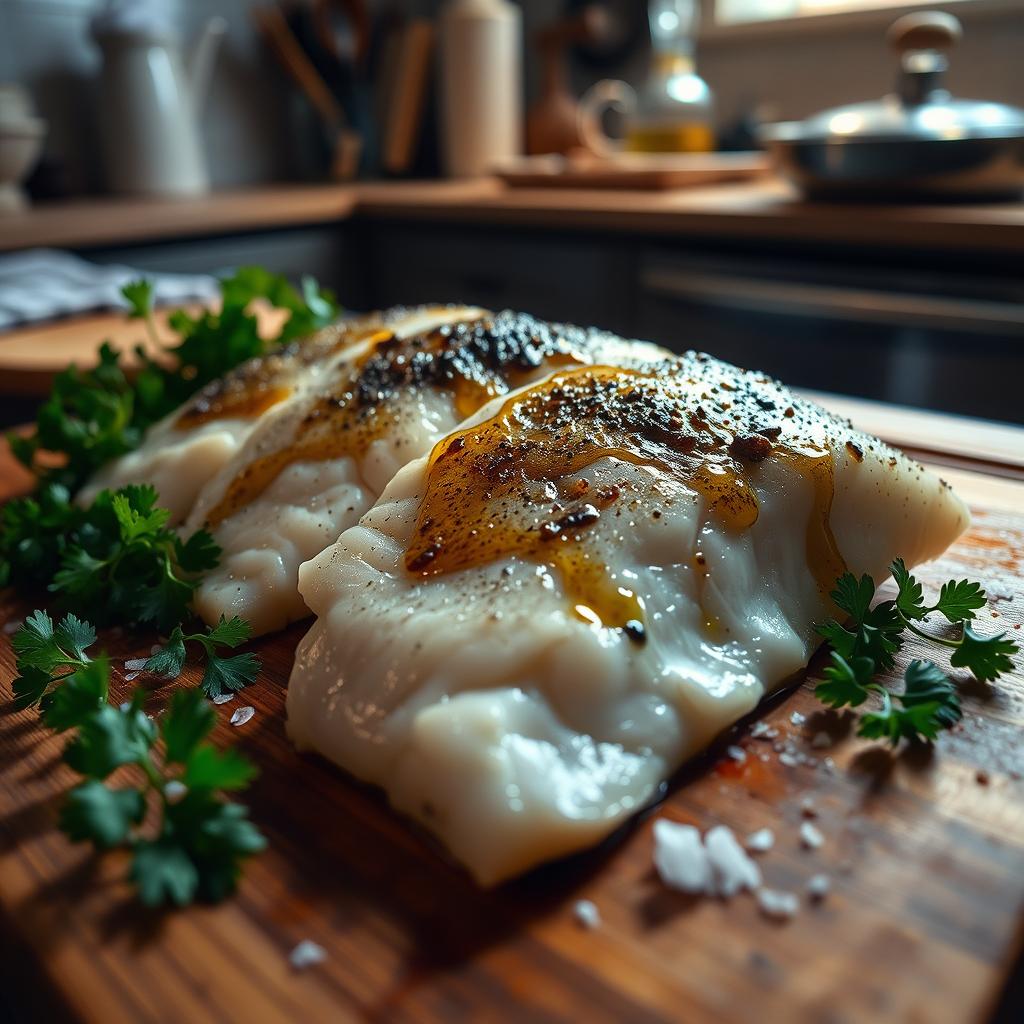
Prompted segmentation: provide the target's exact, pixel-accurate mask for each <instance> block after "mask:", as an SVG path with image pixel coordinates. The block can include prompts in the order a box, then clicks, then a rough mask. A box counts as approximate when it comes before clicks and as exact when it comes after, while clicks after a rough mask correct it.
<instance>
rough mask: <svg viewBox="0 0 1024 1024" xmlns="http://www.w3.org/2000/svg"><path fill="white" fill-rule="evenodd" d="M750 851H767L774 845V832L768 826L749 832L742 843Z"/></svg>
mask: <svg viewBox="0 0 1024 1024" xmlns="http://www.w3.org/2000/svg"><path fill="white" fill-rule="evenodd" d="M743 845H744V846H746V848H747V849H748V850H750V852H751V853H767V852H768V851H769V850H770V849H771V848H772V847H773V846H774V845H775V833H774V832H773V831H772V830H771V829H770V828H759V829H758V830H757V831H756V832H751V833H750V835H749V836H747V840H746V842H745V843H744V844H743Z"/></svg>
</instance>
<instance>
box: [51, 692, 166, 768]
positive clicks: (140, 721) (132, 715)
mask: <svg viewBox="0 0 1024 1024" xmlns="http://www.w3.org/2000/svg"><path fill="white" fill-rule="evenodd" d="M140 697H141V691H140V694H137V695H136V700H134V701H132V703H131V704H130V705H129V706H128V707H127V708H126V709H125V710H121V709H120V708H115V707H114V706H113V705H112V704H106V703H104V704H103V705H102V706H101V707H100V708H99V709H98V710H97V711H96V712H94V713H93V714H91V715H89V716H88V717H87V718H85V719H83V720H82V721H81V722H80V723H79V726H78V735H77V736H75V738H74V739H73V740H72V741H71V742H70V743H69V744H68V745H67V747H66V748H65V750H64V760H65V762H67V764H68V766H69V767H71V768H72V769H74V771H76V772H78V774H79V775H85V776H88V777H89V778H92V779H105V778H106V777H107V776H108V775H110V774H111V772H113V771H114V769H115V768H119V767H120V766H121V765H123V764H142V763H143V762H144V761H146V759H147V757H148V754H149V748H150V747H151V746H152V745H153V740H154V738H155V736H156V726H155V725H154V724H153V723H152V721H150V719H149V718H148V717H147V716H146V714H145V712H144V711H143V710H142V707H141V699H140Z"/></svg>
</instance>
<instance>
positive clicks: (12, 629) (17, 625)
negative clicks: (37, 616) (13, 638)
mask: <svg viewBox="0 0 1024 1024" xmlns="http://www.w3.org/2000/svg"><path fill="white" fill-rule="evenodd" d="M24 625H25V620H24V619H11V621H10V622H5V623H4V632H5V633H6V634H7V635H8V636H10V635H11V634H12V633H17V632H18V630H19V629H21V627H22V626H24Z"/></svg>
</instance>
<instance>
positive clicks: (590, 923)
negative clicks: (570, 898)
mask: <svg viewBox="0 0 1024 1024" xmlns="http://www.w3.org/2000/svg"><path fill="white" fill-rule="evenodd" d="M572 913H573V917H575V918H576V922H577V924H579V925H580V926H581V927H582V928H586V929H587V931H593V930H594V929H595V928H600V927H601V912H600V911H599V910H598V909H597V907H596V905H595V904H594V903H592V902H591V901H590V900H577V901H576V903H575V904H574V905H573V908H572Z"/></svg>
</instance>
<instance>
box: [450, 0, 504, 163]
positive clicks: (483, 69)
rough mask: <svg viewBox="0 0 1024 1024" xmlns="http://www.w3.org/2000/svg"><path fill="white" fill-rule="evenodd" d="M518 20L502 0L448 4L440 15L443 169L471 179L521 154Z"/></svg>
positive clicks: (477, 0)
mask: <svg viewBox="0 0 1024 1024" xmlns="http://www.w3.org/2000/svg"><path fill="white" fill-rule="evenodd" d="M521 40H522V15H521V12H520V10H519V8H518V7H516V6H514V5H513V4H511V3H509V2H508V0H449V2H448V3H447V4H446V5H445V7H444V9H443V10H442V12H441V19H440V54H441V112H442V116H441V121H442V125H441V128H442V138H443V150H444V158H445V168H446V170H447V172H448V174H449V175H451V176H452V177H476V176H480V175H483V174H486V173H487V172H488V170H490V168H491V166H492V165H493V164H495V163H497V162H499V161H501V160H508V159H510V158H511V157H514V156H518V155H519V154H520V153H521V152H522V141H521V136H522V52H521Z"/></svg>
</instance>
